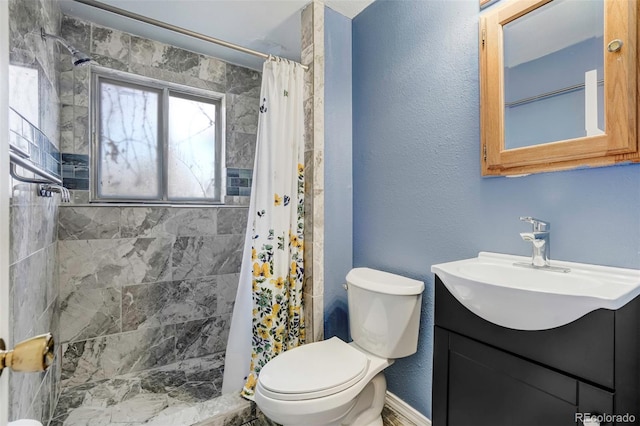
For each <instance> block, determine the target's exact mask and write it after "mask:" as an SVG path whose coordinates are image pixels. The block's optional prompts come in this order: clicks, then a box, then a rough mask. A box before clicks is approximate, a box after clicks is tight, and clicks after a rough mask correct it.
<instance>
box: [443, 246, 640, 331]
mask: <svg viewBox="0 0 640 426" xmlns="http://www.w3.org/2000/svg"><path fill="white" fill-rule="evenodd" d="M515 262H531V258H529V257H522V256H511V255H506V254H498V253H486V252H480V253H479V254H478V257H474V258H472V259H465V260H458V261H456V262H448V263H441V264H438V265H433V266H432V267H431V272H434V273H435V274H437V275H438V276H439V277H440V279H441V280H442V282H443V283H444V285H445V286H446V287H447V289H448V290H449V291H450V292H451V294H452V295H453V296H454V297H455V298H456V299H457V300H458V301H459V302H460V303H462V304H463V305H464V306H465V307H467V309H469V310H470V311H471V312H473V313H474V314H476V315H478V316H480V317H481V318H484V319H485V320H487V321H490V322H492V323H494V324H498V325H501V326H503V327H508V328H513V329H516V330H546V329H549V328H554V327H559V326H562V325H565V324H568V323H570V322H572V321H575V320H577V319H578V318H580V317H582V316H583V315H586V314H588V313H589V312H591V311H595V310H596V309H600V308H605V309H614V310H615V309H619V308H621V307H622V306H624V305H625V304H626V303H628V302H629V301H631V300H632V299H633V298H635V297H636V296H638V295H639V294H640V270H636V269H623V268H612V267H608V266H597V265H587V264H581V263H573V262H558V261H552V265H553V266H559V267H565V268H570V270H571V271H570V272H568V273H563V272H554V271H546V270H540V269H530V268H522V267H518V266H514V265H513V264H514V263H515Z"/></svg>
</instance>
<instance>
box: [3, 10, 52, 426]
mask: <svg viewBox="0 0 640 426" xmlns="http://www.w3.org/2000/svg"><path fill="white" fill-rule="evenodd" d="M61 18H62V16H61V13H60V8H59V6H58V4H57V1H53V0H42V1H34V0H28V1H25V0H9V33H10V63H11V64H12V65H17V66H21V67H26V68H30V69H32V70H35V71H36V74H37V76H38V77H37V81H38V90H37V91H35V92H36V93H39V95H38V96H37V98H34V99H24V96H26V95H25V94H27V93H31V92H33V91H31V90H28V89H30V88H28V87H20V84H22V83H21V82H20V81H19V80H18V81H16V82H14V84H15V86H13V87H11V88H10V93H11V94H20V95H21V96H22V97H23V98H21V99H17V100H16V99H13V98H12V97H11V96H10V105H11V106H12V107H13V108H16V110H17V111H18V113H24V111H21V108H26V106H27V105H28V106H29V109H30V110H34V111H37V113H35V114H34V116H33V117H30V120H31V121H33V124H34V125H36V126H37V127H38V128H39V129H40V130H41V132H42V133H41V134H40V133H37V134H38V135H40V138H39V139H40V140H38V143H39V144H40V148H42V147H44V146H45V145H46V146H47V147H49V148H47V151H50V152H53V151H55V150H56V148H59V131H58V123H59V114H58V111H59V102H60V101H59V96H58V75H59V69H58V65H57V59H56V58H57V56H58V54H59V46H56V45H55V44H49V43H48V42H44V41H43V40H42V39H41V37H40V34H39V31H40V28H41V27H42V28H44V29H45V31H47V32H48V33H53V34H58V33H59V30H60V22H61ZM16 86H18V87H16ZM23 130H24V129H23ZM34 134H35V133H32V135H31V136H33V135H34ZM43 136H44V137H46V139H47V141H46V142H45V141H44V139H43V138H42V137H43ZM51 147H53V148H51ZM42 157H43V159H44V156H42ZM52 167H53V165H52ZM4 170H5V173H6V168H5V169H4ZM25 175H26V173H25ZM58 197H59V196H58V195H55V196H54V197H51V198H42V197H38V196H36V185H34V184H25V183H21V182H18V181H16V180H13V181H12V191H11V199H10V200H9V205H10V215H11V217H10V235H9V239H10V260H9V263H10V267H9V276H10V297H11V312H10V316H11V323H12V334H11V336H9V339H8V340H9V342H8V344H9V346H10V347H11V346H13V345H14V344H15V343H17V342H19V341H21V340H23V339H26V338H29V337H32V336H34V335H38V334H42V333H45V332H52V333H53V335H54V339H55V341H56V343H57V342H59V341H60V339H59V323H60V321H59V319H60V313H59V308H58V301H59V298H58V281H57V279H58V273H57V264H56V250H57V229H56V227H57V217H58V205H59V198H58ZM2 202H6V201H5V200H2ZM3 337H5V338H6V336H3ZM59 349H60V347H59V345H58V344H57V345H56V357H55V360H54V363H53V366H52V367H51V368H50V369H49V370H48V371H46V372H44V373H13V372H11V371H9V372H6V373H5V374H9V386H10V393H9V419H10V420H14V419H18V418H31V419H37V420H40V421H42V422H43V423H45V424H46V423H47V422H48V420H49V418H50V417H51V413H52V409H53V407H54V405H55V401H56V399H57V395H58V393H59V381H60V371H61V370H60V360H61V357H60V350H59Z"/></svg>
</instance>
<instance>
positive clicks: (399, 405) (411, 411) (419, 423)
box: [385, 391, 431, 426]
mask: <svg viewBox="0 0 640 426" xmlns="http://www.w3.org/2000/svg"><path fill="white" fill-rule="evenodd" d="M385 404H386V405H388V406H389V408H390V409H392V410H393V411H395V412H396V413H398V414H399V415H401V416H402V417H404V418H405V419H407V420H409V421H410V422H413V423H414V424H415V425H416V426H431V420H429V419H428V418H426V417H425V416H424V415H422V413H420V412H419V411H418V410H416V409H415V408H413V407H412V406H410V405H409V404H407V403H406V402H404V401H403V400H401V399H400V398H398V397H397V396H396V395H395V394H393V393H391V392H389V391H387V396H386V398H385Z"/></svg>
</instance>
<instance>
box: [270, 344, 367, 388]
mask: <svg viewBox="0 0 640 426" xmlns="http://www.w3.org/2000/svg"><path fill="white" fill-rule="evenodd" d="M368 366H369V358H368V357H367V356H366V355H365V354H364V353H363V352H361V351H359V350H357V349H355V348H354V347H353V346H351V345H349V344H347V343H345V342H343V341H342V340H340V339H339V338H337V337H333V338H331V339H329V340H324V341H322V342H316V343H310V344H308V345H303V346H300V347H298V348H295V349H292V350H290V351H287V352H284V353H282V354H280V355H278V356H277V357H275V358H274V359H272V360H271V361H269V362H268V363H267V365H265V366H264V367H263V368H262V370H261V371H260V376H259V378H258V386H259V387H260V392H261V393H263V394H264V395H265V396H267V397H269V398H273V399H277V400H281V401H301V400H307V399H314V398H321V397H324V396H328V395H333V394H335V393H338V392H341V391H343V390H345V389H347V388H349V387H351V386H353V385H354V384H356V383H358V382H359V381H360V380H362V378H363V377H364V376H365V375H366V373H367V370H368ZM310 367H311V368H310Z"/></svg>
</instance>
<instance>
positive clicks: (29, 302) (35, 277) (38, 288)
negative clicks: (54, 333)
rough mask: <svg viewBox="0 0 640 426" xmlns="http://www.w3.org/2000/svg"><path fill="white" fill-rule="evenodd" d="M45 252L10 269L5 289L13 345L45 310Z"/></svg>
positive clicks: (42, 251) (11, 343)
mask: <svg viewBox="0 0 640 426" xmlns="http://www.w3.org/2000/svg"><path fill="white" fill-rule="evenodd" d="M45 256H46V252H45V251H44V250H41V251H38V252H36V253H34V254H33V255H31V256H29V257H27V258H25V259H24V260H21V261H20V262H18V263H15V264H13V265H11V267H10V268H9V288H10V297H11V301H12V303H11V306H10V318H11V322H12V324H13V332H12V336H13V339H14V341H10V342H9V346H12V345H13V343H15V342H18V341H20V340H22V339H25V338H27V337H30V336H29V332H30V331H31V329H32V328H33V326H34V324H36V323H37V320H38V318H40V316H41V315H42V313H43V312H44V311H45V310H46V308H47V295H46V286H47V285H46V277H47V273H46V264H47V260H46V257H45Z"/></svg>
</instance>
